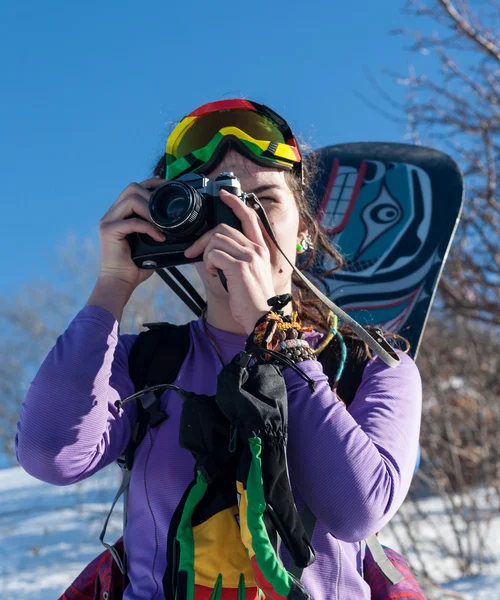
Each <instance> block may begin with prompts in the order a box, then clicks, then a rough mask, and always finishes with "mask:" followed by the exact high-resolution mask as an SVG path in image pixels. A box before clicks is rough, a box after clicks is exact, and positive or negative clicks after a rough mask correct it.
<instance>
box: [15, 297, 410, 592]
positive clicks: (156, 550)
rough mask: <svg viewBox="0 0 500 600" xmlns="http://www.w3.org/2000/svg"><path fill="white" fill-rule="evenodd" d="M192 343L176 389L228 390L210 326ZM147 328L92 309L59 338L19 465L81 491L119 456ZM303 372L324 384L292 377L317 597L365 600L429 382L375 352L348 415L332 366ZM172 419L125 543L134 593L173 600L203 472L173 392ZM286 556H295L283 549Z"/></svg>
mask: <svg viewBox="0 0 500 600" xmlns="http://www.w3.org/2000/svg"><path fill="white" fill-rule="evenodd" d="M190 331H191V347H190V349H189V352H188V355H187V356H186V359H185V361H184V363H183V365H182V367H181V369H180V372H179V375H178V377H177V380H176V384H177V385H178V386H180V387H182V388H184V389H186V390H190V391H193V392H195V393H204V394H208V395H213V394H215V391H216V384H217V375H218V373H219V371H220V369H221V364H220V360H219V358H218V356H217V354H216V352H215V349H214V348H213V346H212V344H211V342H210V340H209V339H208V338H207V336H206V334H205V333H204V331H203V326H202V323H201V322H200V321H193V322H192V323H191V329H190ZM209 333H210V336H211V337H212V339H213V340H214V341H215V342H216V344H217V346H218V347H219V349H220V351H221V354H222V358H223V360H224V362H225V363H227V362H229V361H230V360H231V359H232V358H233V356H234V355H235V354H236V353H237V352H239V351H240V350H242V349H243V347H244V342H245V339H244V337H242V336H239V335H236V334H232V333H227V332H224V331H220V330H218V329H215V328H213V327H210V326H209ZM135 338H136V336H133V335H119V326H118V323H117V322H116V321H115V319H114V318H113V316H112V315H111V314H110V313H109V312H108V311H106V310H104V309H102V308H99V307H96V306H90V307H86V308H84V309H83V310H82V311H81V312H80V313H79V314H78V315H77V316H76V317H75V319H74V320H73V321H72V323H71V324H70V325H69V327H68V329H67V330H66V331H65V333H64V334H63V335H61V336H60V337H59V339H58V340H57V342H56V344H55V346H54V348H53V349H52V350H51V352H50V353H49V355H48V356H47V358H46V359H45V361H44V362H43V364H42V366H41V367H40V370H39V371H38V373H37V375H36V376H35V379H34V381H33V382H32V384H31V387H30V389H29V392H28V394H27V396H26V399H25V402H24V403H23V407H22V411H21V416H20V420H19V423H18V431H17V436H16V449H17V456H18V460H19V463H20V464H21V465H22V466H23V468H24V469H25V470H26V471H27V472H28V473H30V474H31V475H33V476H34V477H37V478H38V479H41V480H43V481H46V482H48V483H52V484H55V485H68V484H71V483H75V482H77V481H81V480H82V479H85V478H87V477H90V476H91V475H92V474H93V473H95V472H96V471H98V470H99V469H102V468H103V467H105V466H106V465H109V464H110V463H112V462H114V461H115V460H116V459H117V458H118V456H119V455H120V454H121V453H122V452H123V450H124V449H125V447H126V445H127V443H128V441H129V438H130V433H131V428H132V426H133V424H134V423H135V410H136V409H135V403H133V402H130V403H128V404H126V405H125V407H124V410H123V411H121V412H118V410H117V409H116V408H115V406H114V402H115V400H117V399H119V398H125V397H126V396H128V395H130V394H132V393H133V392H134V391H135V390H134V387H133V384H132V382H131V380H130V377H129V373H128V356H129V352H130V349H131V347H132V345H133V343H134V340H135ZM300 366H301V368H302V369H303V370H304V371H305V372H306V373H307V374H308V375H309V376H310V377H312V378H314V380H315V381H316V389H315V391H314V392H313V393H311V391H310V389H309V388H308V386H307V384H306V383H305V382H304V381H303V380H302V379H301V378H300V377H298V375H297V374H296V373H294V372H293V371H292V370H291V369H286V370H285V371H284V378H285V381H286V385H287V390H288V401H289V442H288V462H289V472H290V480H291V484H292V490H293V494H294V497H295V501H296V504H297V508H298V510H299V514H301V512H302V510H303V508H304V504H307V505H309V507H310V508H311V510H312V511H313V513H314V514H315V515H316V516H317V519H318V520H317V525H316V529H315V530H314V535H313V540H312V542H313V546H314V548H315V551H316V561H315V562H314V564H313V565H312V566H310V567H308V568H307V569H305V570H304V574H303V577H302V581H303V583H304V584H305V586H306V588H307V589H308V591H309V592H310V593H311V595H312V596H313V598H314V599H315V600H363V599H365V598H366V599H368V598H370V591H369V588H368V586H367V584H366V583H365V581H364V580H363V576H362V563H363V556H362V544H361V540H363V539H364V538H366V537H368V536H370V535H372V534H374V533H375V532H377V531H379V530H380V529H381V528H382V527H383V526H384V525H385V524H386V523H387V522H388V521H389V519H390V518H391V517H392V516H393V515H394V513H395V512H396V511H397V509H398V508H399V506H400V505H401V503H402V502H403V500H404V498H405V496H406V494H407V491H408V488H409V485H410V482H411V478H412V474H413V470H414V467H415V462H416V458H417V448H418V436H419V429H420V414H421V382H420V376H419V373H418V370H417V367H416V366H415V363H414V362H413V361H412V359H411V358H409V357H408V356H406V355H401V365H400V366H399V367H397V368H396V369H391V368H389V367H387V366H386V365H385V364H384V363H383V362H382V361H380V360H379V359H376V360H374V361H371V362H370V363H368V365H367V367H366V368H365V371H364V374H363V379H362V382H361V385H360V387H359V389H358V391H357V393H356V396H355V398H354V400H353V402H352V404H351V405H350V407H349V409H348V410H346V409H345V408H344V406H343V405H342V404H341V403H340V402H339V400H338V399H337V397H336V396H335V394H334V393H333V392H332V391H331V389H330V387H329V385H328V380H327V378H326V376H325V375H324V373H323V370H322V366H321V364H320V363H319V362H317V361H306V362H303V363H301V364H300ZM162 402H163V404H164V408H165V410H166V411H167V413H168V415H169V418H168V419H167V420H166V421H165V422H163V423H162V424H161V425H160V426H159V427H157V428H155V429H153V430H150V431H149V432H148V434H147V436H146V438H145V439H144V441H143V442H142V444H141V445H140V447H139V448H138V450H137V452H136V455H135V462H134V468H133V472H132V478H131V482H130V489H129V500H128V511H127V515H128V522H127V528H126V532H125V547H126V551H127V553H128V560H129V563H128V564H129V577H130V585H129V586H128V587H127V589H126V591H125V596H124V598H125V600H145V599H153V598H154V599H155V600H159V599H160V598H163V592H162V583H161V582H162V577H163V574H164V571H165V567H166V552H165V550H166V539H167V533H168V527H169V524H170V520H171V517H172V515H173V512H174V510H175V508H176V506H177V504H178V502H179V501H180V499H181V496H182V494H183V493H184V491H185V489H186V487H187V486H188V484H189V483H190V481H191V480H192V477H193V468H194V459H193V457H192V456H191V454H190V453H189V452H188V451H187V450H184V449H182V448H180V446H179V444H178V438H179V422H180V413H181V402H182V401H181V400H180V398H179V396H178V395H177V394H176V393H175V392H173V391H167V392H165V394H164V395H163V397H162ZM282 558H283V562H284V563H285V565H288V564H289V557H288V556H287V555H286V553H285V552H284V553H283V556H282Z"/></svg>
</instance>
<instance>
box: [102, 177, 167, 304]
mask: <svg viewBox="0 0 500 600" xmlns="http://www.w3.org/2000/svg"><path fill="white" fill-rule="evenodd" d="M164 183H165V180H164V179H160V178H157V177H155V178H154V179H146V181H142V182H141V183H131V184H130V185H128V186H127V187H126V188H125V189H124V190H123V192H122V193H121V194H120V195H119V196H118V198H117V199H116V201H115V202H114V203H113V204H112V205H111V207H110V208H109V210H108V211H107V212H106V214H105V215H104V216H103V217H102V219H101V220H100V223H99V235H100V240H101V271H100V276H99V279H101V280H106V281H107V282H111V283H115V282H116V284H117V285H118V286H120V287H121V288H123V287H125V288H127V287H130V293H132V292H133V291H134V289H135V288H136V287H137V286H138V285H139V284H140V283H142V282H143V281H145V280H146V279H148V277H150V276H151V275H152V274H153V272H154V271H153V270H149V269H139V267H137V266H136V265H135V263H134V261H133V260H132V257H131V252H130V246H129V243H128V241H127V235H129V234H130V233H134V232H137V233H146V234H147V235H149V236H151V237H152V238H153V239H155V240H156V241H158V242H164V241H165V236H164V235H163V233H162V232H161V230H160V229H158V227H156V225H154V224H153V223H152V221H151V218H150V216H149V210H148V203H149V197H150V195H151V192H150V191H148V189H147V188H150V189H156V188H157V187H159V186H160V185H162V184H164Z"/></svg>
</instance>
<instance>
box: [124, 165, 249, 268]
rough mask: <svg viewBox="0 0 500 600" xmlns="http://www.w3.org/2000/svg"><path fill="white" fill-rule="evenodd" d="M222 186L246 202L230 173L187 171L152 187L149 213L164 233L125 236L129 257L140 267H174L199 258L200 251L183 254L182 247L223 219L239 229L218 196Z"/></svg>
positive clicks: (231, 213)
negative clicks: (208, 174)
mask: <svg viewBox="0 0 500 600" xmlns="http://www.w3.org/2000/svg"><path fill="white" fill-rule="evenodd" d="M221 189H225V190H227V191H228V192H231V193H232V194H235V195H236V196H238V197H239V198H240V199H241V200H242V202H245V203H246V202H247V198H248V196H247V195H246V194H245V193H244V192H242V191H241V185H240V181H239V179H238V178H237V177H236V176H235V175H234V173H221V174H220V175H218V176H217V177H216V178H215V179H208V178H207V177H204V176H203V175H198V174H196V173H188V174H186V175H183V176H181V177H179V178H178V179H175V180H173V181H166V182H165V183H164V184H163V185H161V186H160V187H158V188H156V189H155V190H154V191H153V192H152V194H151V198H150V199H149V215H150V217H151V220H152V221H153V223H154V224H155V225H156V226H157V227H158V228H159V229H161V231H162V232H163V233H164V235H165V236H166V238H167V239H166V241H165V242H157V241H156V240H154V239H153V238H151V237H150V236H149V235H147V234H144V233H132V234H130V235H129V236H127V239H128V242H129V244H130V249H131V251H132V260H133V261H134V263H135V264H136V265H137V266H138V267H139V268H141V269H161V268H163V267H176V266H178V265H184V264H187V263H192V262H198V261H201V260H202V255H200V256H197V257H195V258H186V257H185V256H184V250H186V248H188V247H189V246H191V244H192V243H193V242H195V241H196V240H197V239H198V238H199V237H200V236H202V235H203V234H204V233H205V232H206V231H208V230H209V229H212V228H213V227H215V226H216V225H218V224H219V223H226V224H227V225H230V226H231V227H234V228H235V229H238V230H239V231H241V222H240V220H239V219H238V218H237V217H236V215H235V214H234V213H233V211H232V210H231V209H230V208H229V207H228V206H226V205H225V204H224V202H222V200H221V199H220V198H219V191H220V190H221Z"/></svg>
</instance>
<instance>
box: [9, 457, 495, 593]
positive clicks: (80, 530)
mask: <svg viewBox="0 0 500 600" xmlns="http://www.w3.org/2000/svg"><path fill="white" fill-rule="evenodd" d="M119 482H120V472H119V470H118V468H117V467H114V466H113V467H109V468H108V469H105V470H104V471H102V472H100V473H98V474H97V475H94V476H93V477H92V478H91V479H89V480H87V481H84V482H82V483H78V484H76V485H72V486H68V487H56V486H51V485H48V484H45V483H42V482H40V481H38V480H36V479H33V478H32V477H30V476H29V475H28V474H26V473H25V472H24V471H23V470H22V469H21V468H19V467H15V468H11V469H4V470H0V598H2V600H20V599H21V600H55V599H56V598H58V597H59V596H60V595H61V594H62V593H63V591H64V590H65V589H66V587H68V585H69V584H70V583H71V581H72V580H73V579H74V578H75V577H76V576H77V575H78V573H79V572H80V571H81V570H82V569H83V568H84V567H85V566H86V565H87V564H88V563H89V562H90V561H91V560H92V559H93V558H94V557H95V556H97V554H100V553H101V552H102V550H103V548H102V546H101V544H100V542H99V534H100V532H101V529H102V525H103V522H104V519H105V517H106V514H107V512H108V510H109V508H110V506H111V502H112V500H113V498H114V495H115V493H116V490H117V489H118V487H119ZM421 510H423V511H424V513H425V514H426V515H427V516H429V518H427V519H426V521H425V526H422V527H419V526H418V525H419V524H418V520H417V519H415V518H414V516H413V515H412V512H411V511H412V509H411V506H408V507H406V505H405V506H404V507H403V509H402V511H401V515H403V516H404V517H406V518H409V519H412V518H413V521H412V522H414V523H415V527H416V531H417V532H418V540H419V547H420V551H421V555H422V558H423V560H424V562H425V564H426V565H427V568H428V569H429V570H431V571H432V572H433V574H434V575H436V576H437V577H438V580H439V581H441V582H442V588H440V589H435V590H433V591H432V595H431V593H429V598H432V600H445V599H448V598H449V599H450V600H451V599H458V598H460V599H463V600H500V516H497V517H496V518H495V519H493V520H491V521H489V522H488V523H487V528H488V531H487V533H488V537H487V547H486V548H485V549H484V552H485V557H486V560H485V566H484V570H483V573H482V574H481V575H477V576H475V577H465V578H464V577H460V576H459V574H458V571H457V568H456V563H455V561H454V560H453V559H450V558H446V556H445V552H441V554H438V553H437V552H438V551H437V550H436V549H435V548H436V546H435V544H430V543H428V542H429V541H430V540H432V539H433V538H435V537H436V536H440V539H441V541H442V546H443V548H444V549H446V548H448V549H450V548H451V549H453V539H454V538H453V532H452V530H451V528H450V527H447V526H446V522H447V520H446V519H445V518H444V516H443V506H442V503H441V502H440V500H439V499H437V498H428V499H426V500H424V501H423V502H422V504H421ZM400 522H401V519H400V518H399V517H398V516H396V517H395V518H394V521H393V523H394V527H388V528H386V529H385V530H384V531H383V532H382V533H381V534H380V540H381V542H382V543H383V544H386V545H389V546H391V547H393V548H394V549H395V550H401V548H399V544H398V540H400V541H401V540H403V543H404V544H405V545H406V543H407V540H405V538H404V533H403V529H402V527H401V524H400ZM485 526H486V525H485ZM121 527H122V514H121V506H120V507H117V508H116V509H115V513H114V514H113V516H112V518H111V520H110V523H109V525H108V532H107V534H106V539H107V540H108V541H110V542H112V541H115V540H116V539H118V538H119V537H120V535H121ZM447 580H449V581H447ZM345 600H351V599H345ZM352 600H354V599H352Z"/></svg>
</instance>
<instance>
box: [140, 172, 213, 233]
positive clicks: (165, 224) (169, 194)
mask: <svg viewBox="0 0 500 600" xmlns="http://www.w3.org/2000/svg"><path fill="white" fill-rule="evenodd" d="M149 214H150V216H151V219H152V220H153V222H154V223H155V224H156V225H157V226H158V227H159V228H160V229H163V230H164V231H165V232H167V233H170V234H171V235H173V236H175V237H179V236H185V235H189V234H192V233H193V232H195V231H196V230H197V229H199V228H203V227H204V225H205V203H204V201H203V196H202V195H201V194H200V193H199V192H198V191H197V190H196V189H195V188H193V187H191V186H190V185H188V184H187V183H182V182H181V181H169V182H167V183H165V184H164V185H162V186H160V187H159V188H157V189H156V190H155V191H154V192H153V194H152V195H151V199H150V201H149Z"/></svg>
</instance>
